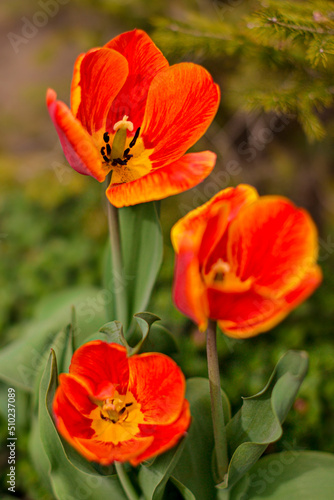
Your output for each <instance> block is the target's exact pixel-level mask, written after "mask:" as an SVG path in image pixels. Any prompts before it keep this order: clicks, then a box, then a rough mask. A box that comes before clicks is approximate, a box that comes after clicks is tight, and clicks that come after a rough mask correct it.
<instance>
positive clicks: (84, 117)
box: [71, 48, 129, 135]
mask: <svg viewBox="0 0 334 500" xmlns="http://www.w3.org/2000/svg"><path fill="white" fill-rule="evenodd" d="M78 68H80V80H79V78H78V75H77V73H78ZM128 73H129V69H128V63H127V61H126V59H125V57H123V56H122V55H121V54H120V53H119V52H116V50H112V49H108V48H101V49H98V50H97V49H93V50H91V51H89V52H87V54H86V55H85V56H84V57H82V58H80V56H79V59H77V62H76V67H75V69H74V75H73V84H72V89H71V90H72V101H73V110H74V111H75V109H76V108H77V102H78V92H79V90H78V87H80V97H81V100H80V104H79V107H78V111H77V115H76V118H78V120H79V121H80V122H81V123H82V125H83V126H84V127H85V129H86V130H87V131H88V132H89V133H90V134H91V135H92V134H93V133H94V132H95V131H98V130H100V129H101V128H104V129H105V128H106V120H107V114H108V111H109V109H110V106H111V103H112V102H113V100H114V99H115V97H116V95H117V94H118V92H119V91H120V90H121V88H122V87H123V85H124V82H125V81H126V78H127V76H128Z"/></svg>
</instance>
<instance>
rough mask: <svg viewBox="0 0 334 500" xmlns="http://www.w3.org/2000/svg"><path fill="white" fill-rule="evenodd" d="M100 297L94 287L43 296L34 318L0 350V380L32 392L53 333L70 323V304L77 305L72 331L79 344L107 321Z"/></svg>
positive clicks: (20, 328)
mask: <svg viewBox="0 0 334 500" xmlns="http://www.w3.org/2000/svg"><path fill="white" fill-rule="evenodd" d="M102 299H103V295H101V291H100V290H98V289H97V288H93V287H85V288H81V287H80V288H79V287H78V288H72V289H69V290H66V291H65V292H61V293H56V294H53V295H50V296H49V297H48V298H46V299H43V300H42V301H41V302H40V303H39V305H38V306H37V308H36V311H35V319H33V320H32V321H30V322H29V323H25V324H23V325H21V326H20V325H18V326H17V327H16V329H18V330H19V331H20V335H19V337H18V339H17V340H15V341H13V342H12V343H11V344H9V345H8V346H6V347H4V348H3V349H2V350H1V353H0V379H2V380H4V381H5V382H7V383H10V384H13V385H15V386H18V387H21V388H22V389H25V390H26V391H32V390H33V387H34V383H35V379H36V376H37V374H38V373H40V372H41V370H42V369H43V368H44V365H45V362H46V359H47V357H48V354H49V351H50V347H51V345H52V343H53V342H54V339H55V336H56V335H57V334H58V333H59V331H60V330H62V329H63V328H64V327H65V326H66V325H67V324H69V323H70V322H71V319H72V307H75V308H76V326H75V330H74V331H73V332H72V333H73V337H75V338H74V341H75V343H76V344H77V345H80V344H81V343H82V341H83V340H84V338H85V337H86V336H87V335H88V334H91V333H93V332H94V331H96V330H98V328H99V327H100V326H101V324H103V323H105V321H106V316H105V309H104V306H105V304H104V302H103V300H102ZM68 356H69V353H68Z"/></svg>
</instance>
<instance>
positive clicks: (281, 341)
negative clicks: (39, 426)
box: [0, 0, 334, 499]
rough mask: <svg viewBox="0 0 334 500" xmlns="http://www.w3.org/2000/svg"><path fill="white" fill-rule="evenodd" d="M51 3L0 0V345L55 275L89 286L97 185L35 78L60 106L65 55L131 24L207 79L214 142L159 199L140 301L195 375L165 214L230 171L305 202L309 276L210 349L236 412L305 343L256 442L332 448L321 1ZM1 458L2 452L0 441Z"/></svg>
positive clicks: (25, 468) (95, 248) (208, 192)
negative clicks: (199, 180) (287, 389)
mask: <svg viewBox="0 0 334 500" xmlns="http://www.w3.org/2000/svg"><path fill="white" fill-rule="evenodd" d="M310 3H311V4H312V6H310V5H309V4H310ZM50 4H52V5H53V7H52V6H50ZM50 4H48V0H38V1H35V0H30V1H29V2H23V1H19V0H10V1H9V0H8V1H2V2H1V4H0V22H1V26H2V37H1V40H2V42H1V47H0V53H1V78H0V105H1V115H0V123H1V136H0V256H1V257H0V326H1V332H2V333H1V338H0V345H2V346H3V345H6V344H7V343H9V342H10V341H11V340H13V339H15V338H17V336H18V335H19V334H20V328H19V327H18V326H17V325H18V324H20V323H22V322H25V321H28V320H29V319H30V317H31V314H32V311H33V309H34V307H35V306H36V304H37V302H38V300H39V299H40V298H42V297H45V296H46V295H47V294H49V293H50V292H54V291H59V290H62V289H63V288H64V287H67V286H69V285H78V284H93V285H99V284H100V283H101V267H102V266H101V259H102V255H103V251H104V245H105V241H106V239H107V221H106V214H105V199H104V193H103V186H101V185H100V184H99V183H97V182H96V181H94V180H93V179H91V178H88V177H83V176H80V175H79V174H77V173H75V172H73V171H72V170H71V169H70V168H69V167H68V166H67V164H66V161H65V160H64V156H63V153H62V150H61V147H60V145H59V143H58V138H57V134H56V132H55V130H54V128H53V125H52V123H51V120H50V119H49V116H48V113H47V111H46V107H45V91H46V88H47V87H49V86H51V87H53V88H54V89H55V90H56V91H57V93H58V96H59V98H61V99H62V100H64V101H65V102H67V103H68V102H69V89H70V83H71V75H72V68H73V63H74V60H75V58H76V57H77V55H78V54H79V53H80V52H83V51H87V50H88V49H90V48H91V47H93V46H99V45H102V44H104V43H106V42H107V41H108V40H109V39H111V38H113V37H114V36H116V35H117V34H119V33H121V32H123V31H127V30H130V29H133V28H135V27H137V28H142V29H145V30H147V32H148V33H149V34H150V35H151V36H152V37H153V39H154V41H155V42H156V43H157V45H158V46H159V47H160V48H161V50H162V51H163V52H164V54H165V55H166V57H167V58H168V59H169V61H170V62H171V63H176V62H180V61H194V62H197V63H199V64H202V65H204V66H205V67H206V68H207V69H209V70H210V72H211V73H212V74H213V76H214V79H215V80H216V81H217V82H218V83H219V84H220V86H221V89H222V103H221V107H220V110H219V113H218V115H217V117H216V119H215V122H214V123H213V125H212V126H211V128H210V129H209V131H208V132H207V133H206V135H205V137H204V138H203V139H202V140H201V141H200V143H199V144H198V145H196V147H195V149H197V150H204V149H211V150H213V151H215V152H216V153H217V155H218V161H217V166H216V168H215V170H214V173H213V175H212V176H211V177H210V178H209V179H208V180H207V181H205V182H204V183H203V184H202V185H201V186H199V187H198V188H195V189H193V190H191V191H189V192H187V193H184V194H182V195H179V196H175V197H172V198H170V199H168V200H164V201H163V202H162V205H161V218H162V224H163V230H164V246H165V249H164V250H165V252H164V262H163V266H162V269H161V273H160V276H159V281H158V283H157V285H156V288H155V290H154V293H153V297H152V301H151V305H150V308H149V310H151V311H152V312H154V313H156V314H158V315H160V316H161V318H162V319H163V323H164V324H165V325H166V326H167V327H168V328H169V329H170V330H171V331H173V332H174V333H175V335H176V336H177V337H178V341H179V346H180V349H179V353H178V354H177V355H176V359H177V361H178V362H179V364H180V365H181V367H182V369H183V370H184V372H185V374H186V376H194V375H201V376H205V375H206V360H205V345H204V337H203V336H202V335H201V334H199V332H198V331H196V328H195V326H194V325H193V324H192V323H191V322H190V321H188V320H187V319H186V318H185V317H183V316H182V315H181V314H180V313H178V312H177V311H176V309H175V308H174V306H173V304H172V301H171V280H172V275H173V251H172V248H171V244H170V239H169V232H170V228H171V226H172V225H173V224H174V223H175V222H176V221H177V220H178V219H179V218H180V217H181V216H182V215H184V214H185V213H187V212H188V211H189V210H190V209H192V208H195V207H196V206H198V205H199V204H201V203H203V202H205V201H206V200H207V199H208V198H210V197H211V196H212V195H213V194H215V193H216V192H218V191H219V190H220V189H223V188H225V187H227V186H229V185H236V184H238V183H240V182H247V183H250V184H253V185H255V186H256V187H257V188H258V190H259V192H260V194H262V195H263V194H271V193H275V194H282V195H285V196H288V197H289V198H291V199H292V200H293V201H294V202H295V203H297V204H298V205H300V206H303V207H305V208H307V209H308V210H309V211H310V212H311V214H312V216H313V217H314V219H315V221H316V223H317V225H318V228H319V232H320V237H319V242H320V264H321V266H322V268H323V271H324V283H323V285H322V287H321V288H320V289H319V290H318V291H317V292H316V293H315V294H314V295H313V296H312V298H311V299H309V300H308V301H307V302H306V303H305V304H303V305H302V306H301V307H299V308H298V310H296V311H294V312H293V313H292V314H291V315H290V316H289V317H288V318H287V319H286V320H285V321H284V322H283V323H282V324H281V325H279V326H278V327H277V328H275V329H274V330H273V331H271V332H269V333H267V334H266V335H261V336H259V337H256V338H253V339H251V340H247V341H235V340H232V339H229V338H227V337H225V336H223V335H220V336H219V354H220V359H221V367H222V372H223V387H224V389H225V391H226V392H227V394H228V396H229V397H230V399H231V402H232V405H233V408H234V409H236V408H238V407H239V405H240V402H241V400H240V395H243V396H247V395H250V394H254V393H255V392H257V391H258V390H260V389H261V388H262V387H263V385H264V384H265V382H266V380H267V378H268V375H269V374H270V372H271V371H272V369H273V367H274V365H275V364H276V362H277V360H278V359H279V357H280V356H281V355H282V354H283V353H284V352H285V351H286V350H288V349H305V350H306V351H307V352H308V353H309V356H310V370H309V374H308V376H307V378H306V380H305V382H304V384H303V386H302V389H301V392H300V394H299V397H298V399H297V401H296V403H295V405H294V408H293V409H292V411H291V412H290V414H289V416H288V418H287V421H286V423H285V434H284V437H283V439H282V440H281V441H280V442H279V443H277V444H275V446H272V447H271V450H270V451H276V450H282V449H284V448H286V447H288V446H293V447H294V448H296V449H314V450H322V451H332V452H333V451H334V438H333V435H334V419H333V410H334V378H333V374H334V344H333V307H334V277H333V262H334V235H333V213H334V184H333V131H334V120H333V118H334V114H333V92H334V87H333V81H334V79H333V74H334V64H333V55H332V54H333V53H334V48H333V45H332V43H333V42H331V39H330V36H332V32H331V30H333V24H334V20H333V19H334V15H333V12H332V10H333V11H334V5H333V2H323V1H317V2H297V1H295V2H280V1H270V2H269V1H268V2H262V3H260V2H256V1H249V2H243V1H242V0H229V1H225V2H224V1H218V0H214V1H210V0H183V1H176V0H175V1H169V2H166V1H162V0H150V1H145V0H114V1H111V0H109V1H108V0H99V1H93V0H83V1H79V0H51V1H50ZM306 4H308V6H306ZM47 5H49V7H47ZM332 7H333V8H332ZM48 9H49V13H46V14H45V12H46V11H47V10H48ZM50 9H53V10H50ZM41 12H44V15H43V14H40V13H41ZM50 12H51V13H50ZM36 25H38V26H36ZM287 25H288V27H287ZM291 25H293V26H294V28H291V27H290V26H291ZM326 34H328V37H327V35H326ZM116 77H117V75H116ZM280 113H283V115H281V114H280ZM185 122H186V117H185ZM4 405H5V402H1V413H2V414H3V415H4V416H5V415H6V410H5V406H4ZM2 428H3V429H4V431H5V430H6V424H5V421H3V427H2ZM26 441H27V438H26V436H25V433H24V430H22V435H20V440H19V442H18V446H19V452H18V453H19V455H18V456H19V470H18V474H17V484H18V493H17V496H19V497H21V498H26V499H28V498H29V499H41V498H44V499H47V498H49V497H48V496H47V493H46V492H45V491H44V490H43V488H42V486H40V485H39V480H38V478H37V475H36V473H35V471H34V470H33V467H32V466H31V465H30V461H29V458H28V455H27V451H26ZM0 461H1V463H3V465H5V464H6V461H7V450H6V449H5V448H4V452H3V453H2V454H1V455H0ZM3 481H4V478H3Z"/></svg>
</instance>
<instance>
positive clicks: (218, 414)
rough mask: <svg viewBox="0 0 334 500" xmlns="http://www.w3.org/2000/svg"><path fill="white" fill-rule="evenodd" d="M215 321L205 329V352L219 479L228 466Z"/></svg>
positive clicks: (210, 321) (221, 478)
mask: <svg viewBox="0 0 334 500" xmlns="http://www.w3.org/2000/svg"><path fill="white" fill-rule="evenodd" d="M216 330H217V323H216V321H212V320H209V323H208V328H207V331H206V352H207V359H208V374H209V383H210V396H211V413H212V423H213V434H214V439H215V450H216V459H217V472H218V477H219V479H220V481H222V480H223V479H224V476H225V474H226V472H227V467H228V456H227V441H226V429H225V421H224V409H223V400H222V395H221V388H220V373H219V361H218V353H217V339H216Z"/></svg>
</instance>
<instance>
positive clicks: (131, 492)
mask: <svg viewBox="0 0 334 500" xmlns="http://www.w3.org/2000/svg"><path fill="white" fill-rule="evenodd" d="M115 469H116V472H117V475H118V479H119V482H120V483H121V485H122V487H123V490H124V492H125V494H126V496H127V498H128V500H139V497H138V495H137V492H136V490H135V489H134V487H133V484H132V483H131V481H130V479H129V476H128V475H127V473H126V471H125V469H124V465H123V464H122V463H121V462H115Z"/></svg>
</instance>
